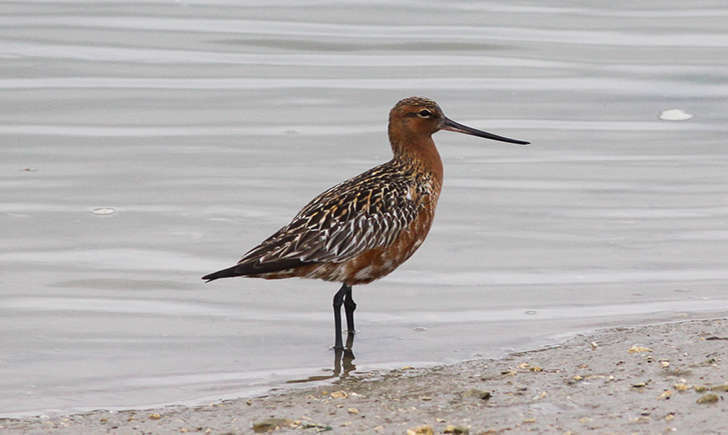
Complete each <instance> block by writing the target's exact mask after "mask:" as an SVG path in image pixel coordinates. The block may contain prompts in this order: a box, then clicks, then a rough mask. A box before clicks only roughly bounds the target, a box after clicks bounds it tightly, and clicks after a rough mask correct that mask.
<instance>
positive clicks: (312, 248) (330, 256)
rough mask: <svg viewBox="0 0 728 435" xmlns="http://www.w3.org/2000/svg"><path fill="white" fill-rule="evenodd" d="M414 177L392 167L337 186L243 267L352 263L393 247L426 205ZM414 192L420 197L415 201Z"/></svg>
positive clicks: (395, 164)
mask: <svg viewBox="0 0 728 435" xmlns="http://www.w3.org/2000/svg"><path fill="white" fill-rule="evenodd" d="M422 186H423V185H422V183H421V180H419V179H418V178H417V176H416V173H415V171H413V170H412V169H410V168H407V167H404V166H402V164H401V163H398V162H395V161H390V162H387V163H385V164H384V165H380V166H377V167H375V168H372V169H370V170H369V171H367V172H364V173H363V174H361V175H359V176H357V177H355V178H352V179H350V180H347V181H345V182H343V183H341V184H339V185H337V186H334V187H332V188H330V189H328V190H326V191H325V192H323V193H321V194H320V195H319V196H317V197H316V198H314V199H313V200H312V201H311V202H310V203H308V204H307V205H306V206H305V207H303V209H301V211H300V212H299V213H298V214H297V215H296V216H295V217H294V218H293V220H292V221H291V222H290V223H289V224H288V225H286V226H285V227H283V228H281V229H280V230H278V231H277V232H276V233H275V234H273V235H272V236H270V237H269V238H267V239H266V240H264V241H263V242H262V243H260V244H259V245H258V246H256V247H255V248H253V249H251V250H250V251H248V252H247V253H246V254H245V255H244V256H243V258H242V259H241V260H240V261H239V264H243V263H253V262H258V263H268V262H276V261H282V260H294V259H295V260H299V261H302V262H304V263H321V262H335V263H340V262H344V261H347V260H348V259H351V258H353V257H355V256H357V255H359V254H361V253H363V252H366V251H367V250H370V249H373V248H378V247H386V246H388V245H390V244H392V243H393V242H394V241H395V240H396V239H397V236H398V235H399V234H400V232H401V231H402V230H404V229H405V228H407V227H408V226H409V225H410V224H411V223H412V222H413V221H414V219H415V217H416V216H417V213H418V211H419V209H420V208H421V207H422V206H423V204H424V198H423V195H422V194H427V193H429V192H427V191H422ZM412 189H416V190H418V191H421V192H420V193H421V194H420V195H418V196H417V197H414V198H413V196H412V195H411V194H409V192H411V191H412Z"/></svg>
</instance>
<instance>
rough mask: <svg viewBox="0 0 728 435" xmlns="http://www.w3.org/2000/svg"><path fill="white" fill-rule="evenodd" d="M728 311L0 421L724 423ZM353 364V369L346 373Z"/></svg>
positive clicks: (524, 425) (651, 426) (85, 426)
mask: <svg viewBox="0 0 728 435" xmlns="http://www.w3.org/2000/svg"><path fill="white" fill-rule="evenodd" d="M727 342H728V320H726V319H725V318H722V319H717V320H692V321H685V322H681V323H666V324H658V325H650V326H638V327H632V328H614V329H607V330H602V331H598V332H596V333H594V334H591V335H580V336H577V337H574V338H571V339H569V340H568V341H566V342H565V343H563V344H561V345H557V346H553V347H550V348H545V349H542V350H536V351H531V352H521V353H512V354H510V355H508V356H506V357H505V358H501V359H482V360H473V361H467V362H463V363H459V364H455V365H443V366H435V367H429V368H418V367H402V368H400V369H396V370H392V371H387V372H378V371H374V372H364V373H359V372H356V371H355V370H351V369H352V368H353V367H352V365H351V364H353V363H355V362H356V360H354V361H353V362H352V361H349V360H348V359H347V358H346V355H344V358H343V359H344V361H343V364H342V371H341V375H342V376H341V377H340V378H338V379H337V380H336V381H334V382H333V383H322V384H320V385H319V386H315V387H305V388H303V389H294V390H287V391H284V392H275V391H274V392H271V393H269V394H267V395H264V396H259V397H252V398H242V399H237V400H229V401H222V402H216V403H211V404H209V405H206V406H198V407H164V408H157V409H145V410H133V411H131V410H130V411H121V412H108V411H93V412H90V413H85V414H76V415H71V416H58V417H52V418H47V417H46V418H42V417H31V418H23V419H5V420H0V430H2V431H3V432H4V433H45V432H57V433H92V432H95V433H98V432H113V433H132V432H135V433H138V432H146V433H180V432H182V433H184V432H202V433H252V432H254V431H260V432H264V431H276V432H296V433H298V432H304V433H316V432H321V431H333V433H400V434H401V433H410V432H409V431H412V432H414V433H422V434H425V433H429V432H428V428H429V429H431V430H432V431H433V432H434V433H467V432H469V433H472V434H475V433H501V432H510V433H518V432H527V431H529V432H530V431H533V432H542V433H543V432H545V433H583V432H587V431H594V430H596V431H599V432H600V433H607V432H617V433H658V432H671V431H677V432H678V433H696V432H700V433H725V432H726V431H728V402H726V400H725V399H726V398H727V397H728V369H727V367H726V361H728V346H726V344H727ZM347 370H351V371H348V373H347Z"/></svg>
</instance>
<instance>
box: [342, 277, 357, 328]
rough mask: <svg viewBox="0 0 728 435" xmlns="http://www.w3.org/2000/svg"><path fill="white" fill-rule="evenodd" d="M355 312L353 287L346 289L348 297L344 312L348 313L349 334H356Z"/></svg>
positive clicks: (345, 301)
mask: <svg viewBox="0 0 728 435" xmlns="http://www.w3.org/2000/svg"><path fill="white" fill-rule="evenodd" d="M354 310H356V302H354V299H353V298H352V297H351V287H349V286H347V288H346V297H345V298H344V311H346V329H347V330H348V332H349V334H350V335H351V334H354V333H355V332H356V330H355V329H354Z"/></svg>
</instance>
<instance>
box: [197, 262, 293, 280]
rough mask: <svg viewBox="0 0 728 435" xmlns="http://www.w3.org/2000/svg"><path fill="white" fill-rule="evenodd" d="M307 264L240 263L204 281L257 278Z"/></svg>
mask: <svg viewBox="0 0 728 435" xmlns="http://www.w3.org/2000/svg"><path fill="white" fill-rule="evenodd" d="M304 264H307V263H306V262H303V261H301V260H297V259H291V260H278V261H273V262H270V263H258V262H257V261H254V262H252V263H240V264H236V265H235V266H232V267H228V268H227V269H223V270H218V271H217V272H213V273H211V274H209V275H205V276H203V277H202V279H204V280H206V281H207V282H210V281H214V280H216V279H218V278H232V277H234V276H255V275H261V274H264V273H271V272H278V271H281V270H286V269H293V268H296V267H298V266H303V265H304Z"/></svg>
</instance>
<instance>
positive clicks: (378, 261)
mask: <svg viewBox="0 0 728 435" xmlns="http://www.w3.org/2000/svg"><path fill="white" fill-rule="evenodd" d="M431 224H432V215H431V214H430V213H427V212H425V213H421V214H420V216H418V217H417V218H416V219H415V220H414V221H413V222H412V224H411V225H410V226H409V227H407V228H406V229H405V230H402V232H401V233H400V234H399V236H398V237H397V239H395V241H394V242H392V244H390V245H389V246H386V247H382V248H375V249H371V250H369V251H367V252H364V253H362V254H360V255H358V256H356V257H354V258H352V259H351V260H349V261H347V262H344V263H341V266H340V269H341V273H342V275H344V279H343V282H345V283H346V284H348V285H357V284H366V283H369V282H372V281H374V280H375V279H379V278H381V277H383V276H385V275H388V274H389V273H391V272H392V271H394V269H396V268H397V267H399V265H400V264H402V263H404V262H405V261H407V259H408V258H410V257H411V256H412V254H414V253H415V251H416V250H417V249H418V248H419V247H420V245H422V243H423V242H424V241H425V237H427V233H428V232H429V231H430V225H431Z"/></svg>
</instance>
